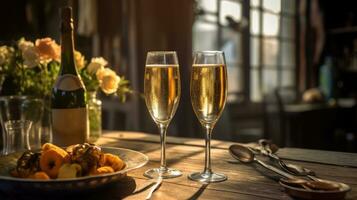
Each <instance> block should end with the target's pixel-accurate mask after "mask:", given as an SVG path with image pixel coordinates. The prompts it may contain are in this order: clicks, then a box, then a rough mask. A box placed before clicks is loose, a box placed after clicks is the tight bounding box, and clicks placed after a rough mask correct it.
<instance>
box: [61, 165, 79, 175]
mask: <svg viewBox="0 0 357 200" xmlns="http://www.w3.org/2000/svg"><path fill="white" fill-rule="evenodd" d="M81 172H82V167H81V166H80V165H79V164H77V163H74V164H69V163H66V164H63V165H62V166H61V167H60V169H59V172H58V178H76V177H79V176H81Z"/></svg>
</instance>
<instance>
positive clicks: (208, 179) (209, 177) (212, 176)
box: [188, 172, 227, 183]
mask: <svg viewBox="0 0 357 200" xmlns="http://www.w3.org/2000/svg"><path fill="white" fill-rule="evenodd" d="M188 178H189V179H191V180H193V181H199V182H204V183H215V182H221V181H225V180H227V176H226V175H224V174H218V173H213V172H195V173H192V174H190V175H188Z"/></svg>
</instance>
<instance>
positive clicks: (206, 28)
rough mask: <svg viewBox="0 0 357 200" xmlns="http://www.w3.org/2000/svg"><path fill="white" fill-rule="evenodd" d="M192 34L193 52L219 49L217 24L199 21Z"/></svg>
mask: <svg viewBox="0 0 357 200" xmlns="http://www.w3.org/2000/svg"><path fill="white" fill-rule="evenodd" d="M192 34H193V36H192V37H193V38H192V40H193V50H205V49H218V47H217V26H216V25H215V24H210V23H205V22H199V21H197V22H195V24H194V26H193V33H192ZM207 41H210V42H207Z"/></svg>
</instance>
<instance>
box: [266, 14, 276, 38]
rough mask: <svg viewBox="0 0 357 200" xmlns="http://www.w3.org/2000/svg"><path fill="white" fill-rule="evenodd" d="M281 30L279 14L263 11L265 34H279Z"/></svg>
mask: <svg viewBox="0 0 357 200" xmlns="http://www.w3.org/2000/svg"><path fill="white" fill-rule="evenodd" d="M278 32H279V16H278V15H275V14H271V13H263V35H269V36H277V35H278Z"/></svg>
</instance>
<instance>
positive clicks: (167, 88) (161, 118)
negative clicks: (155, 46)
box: [144, 51, 182, 178]
mask: <svg viewBox="0 0 357 200" xmlns="http://www.w3.org/2000/svg"><path fill="white" fill-rule="evenodd" d="M144 94H145V102H146V107H147V108H148V110H149V112H150V115H151V117H152V118H153V120H154V121H155V123H156V124H157V126H158V127H159V130H160V139H161V165H160V167H159V168H154V169H149V170H148V171H146V172H145V173H144V175H145V176H147V177H149V178H156V177H158V176H161V177H162V178H174V177H178V176H181V175H182V173H181V171H179V170H177V169H172V168H168V167H167V166H166V153H165V144H166V131H167V127H168V126H169V123H170V121H171V119H172V117H173V116H174V114H175V112H176V109H177V106H178V104H179V100H180V95H181V85H180V71H179V64H178V59H177V55H176V52H174V51H155V52H148V54H147V57H146V66H145V77H144Z"/></svg>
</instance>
